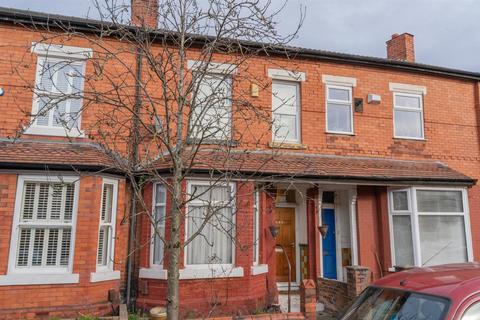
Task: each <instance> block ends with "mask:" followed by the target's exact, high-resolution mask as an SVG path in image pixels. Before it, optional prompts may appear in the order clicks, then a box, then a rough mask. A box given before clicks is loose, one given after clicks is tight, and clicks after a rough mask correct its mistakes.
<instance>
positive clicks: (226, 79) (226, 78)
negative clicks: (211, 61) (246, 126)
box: [188, 69, 233, 143]
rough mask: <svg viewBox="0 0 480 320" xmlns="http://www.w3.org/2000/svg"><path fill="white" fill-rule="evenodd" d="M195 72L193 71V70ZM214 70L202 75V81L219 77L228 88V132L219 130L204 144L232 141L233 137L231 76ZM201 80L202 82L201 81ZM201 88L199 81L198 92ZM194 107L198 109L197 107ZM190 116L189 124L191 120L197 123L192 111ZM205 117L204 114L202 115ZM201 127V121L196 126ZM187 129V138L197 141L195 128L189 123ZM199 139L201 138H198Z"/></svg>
mask: <svg viewBox="0 0 480 320" xmlns="http://www.w3.org/2000/svg"><path fill="white" fill-rule="evenodd" d="M193 71H194V72H195V69H194V70H193ZM215 71H216V70H213V72H208V73H206V74H205V75H204V77H203V79H205V77H220V78H222V80H221V81H222V83H224V84H226V85H228V87H229V88H230V95H229V99H228V100H229V101H230V102H229V105H228V108H229V109H230V110H229V112H228V114H227V115H228V132H226V130H224V129H222V128H219V129H218V131H217V132H216V133H215V134H214V135H213V136H211V137H208V138H207V139H205V143H208V142H210V141H223V140H227V141H228V140H231V139H232V135H233V115H232V112H233V75H232V73H226V72H215ZM203 79H202V80H203ZM201 86H202V83H201V81H200V83H199V84H198V88H199V90H200V87H201ZM195 107H198V106H197V105H196V106H195ZM226 107H227V106H226V105H224V106H223V108H226ZM206 108H212V106H206ZM202 112H203V113H205V112H206V111H202ZM191 114H192V116H191V117H190V122H191V121H192V120H194V122H197V119H195V118H194V117H193V115H194V114H195V111H192V113H191ZM204 116H205V114H204ZM199 125H200V126H203V124H202V123H201V121H200V122H199V123H198V124H197V127H198V126H199ZM188 127H189V128H188V129H189V138H191V139H198V138H199V137H197V132H196V131H195V127H194V126H193V125H192V123H189V124H188ZM218 135H220V137H218ZM200 138H201V137H200Z"/></svg>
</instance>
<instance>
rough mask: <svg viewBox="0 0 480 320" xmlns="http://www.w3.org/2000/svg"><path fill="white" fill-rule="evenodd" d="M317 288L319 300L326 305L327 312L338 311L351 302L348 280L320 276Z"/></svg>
mask: <svg viewBox="0 0 480 320" xmlns="http://www.w3.org/2000/svg"><path fill="white" fill-rule="evenodd" d="M317 290H318V291H317V292H318V302H320V303H322V304H323V305H324V307H325V311H327V312H337V311H338V310H341V309H342V308H344V307H345V306H346V305H347V304H348V303H349V302H350V299H349V297H348V285H347V283H346V282H341V281H337V280H330V279H325V278H318V280H317Z"/></svg>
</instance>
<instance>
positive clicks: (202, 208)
mask: <svg viewBox="0 0 480 320" xmlns="http://www.w3.org/2000/svg"><path fill="white" fill-rule="evenodd" d="M234 189H235V188H234V185H233V184H220V183H216V184H210V183H209V182H203V181H191V182H189V184H188V196H189V202H188V207H187V217H186V232H185V236H186V240H187V241H188V240H189V239H191V242H190V243H188V244H187V247H186V255H185V265H186V267H187V268H188V267H200V268H202V267H207V266H208V265H228V266H231V265H233V263H234V254H233V253H234V245H233V237H234V236H235V217H234V194H235V190H234Z"/></svg>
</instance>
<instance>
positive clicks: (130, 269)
mask: <svg viewBox="0 0 480 320" xmlns="http://www.w3.org/2000/svg"><path fill="white" fill-rule="evenodd" d="M140 32H141V31H140ZM140 32H139V33H140ZM136 41H138V40H136ZM135 59H136V76H135V106H134V113H135V114H134V115H133V121H132V130H131V134H132V139H133V141H132V142H133V143H132V150H131V154H130V160H129V161H130V163H131V164H133V165H134V166H136V165H137V164H138V144H139V141H138V140H139V118H138V117H139V116H140V108H141V105H142V98H141V95H140V86H141V81H142V53H141V48H140V47H138V46H137V52H136V55H135ZM134 179H136V178H135V177H134ZM130 189H131V194H132V203H131V208H130V231H129V237H128V252H127V254H128V262H127V290H126V291H127V297H126V300H127V301H126V303H127V306H128V307H129V309H130V308H132V307H134V306H135V302H136V297H137V286H136V285H134V283H133V281H134V280H135V278H134V277H133V274H134V269H135V267H136V265H135V250H136V245H135V244H136V225H137V211H136V204H137V198H136V193H135V191H134V190H133V187H130Z"/></svg>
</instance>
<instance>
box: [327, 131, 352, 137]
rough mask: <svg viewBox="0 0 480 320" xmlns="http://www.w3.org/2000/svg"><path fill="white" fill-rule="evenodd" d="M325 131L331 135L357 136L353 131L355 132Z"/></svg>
mask: <svg viewBox="0 0 480 320" xmlns="http://www.w3.org/2000/svg"><path fill="white" fill-rule="evenodd" d="M325 133H326V134H330V135H339V136H350V137H354V136H355V133H353V132H337V131H325Z"/></svg>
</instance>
